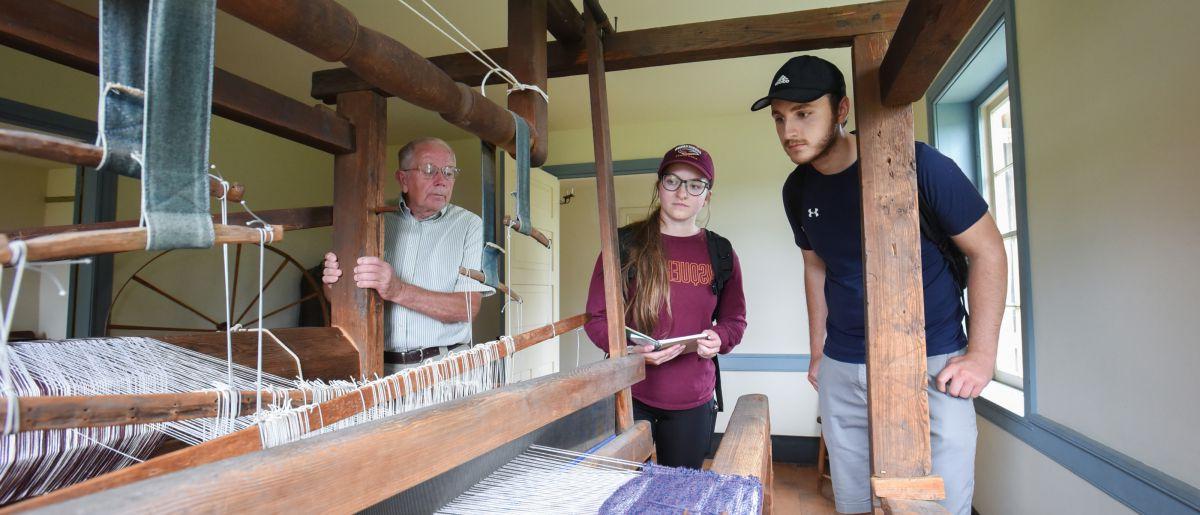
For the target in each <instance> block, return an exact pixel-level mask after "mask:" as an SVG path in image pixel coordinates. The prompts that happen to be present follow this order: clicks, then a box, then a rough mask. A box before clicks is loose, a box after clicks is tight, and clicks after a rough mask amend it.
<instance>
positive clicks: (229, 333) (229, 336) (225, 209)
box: [208, 165, 245, 385]
mask: <svg viewBox="0 0 1200 515" xmlns="http://www.w3.org/2000/svg"><path fill="white" fill-rule="evenodd" d="M209 169H210V170H212V171H213V172H216V175H214V174H212V173H209V174H208V176H209V177H212V178H214V179H216V180H218V181H220V183H221V196H220V200H221V202H220V205H221V225H229V181H226V180H225V178H224V177H222V176H221V174H220V172H218V171H217V167H216V166H215V165H211V166H209ZM244 205H245V204H243V206H244ZM221 264H222V266H221V271H222V272H223V273H224V275H225V359H226V361H227V362H228V363H229V366H228V368H227V383H226V384H227V385H232V384H233V328H232V327H230V326H231V325H233V306H232V305H230V296H229V244H228V243H222V244H221Z"/></svg>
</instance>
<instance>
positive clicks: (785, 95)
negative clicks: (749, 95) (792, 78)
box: [750, 88, 829, 111]
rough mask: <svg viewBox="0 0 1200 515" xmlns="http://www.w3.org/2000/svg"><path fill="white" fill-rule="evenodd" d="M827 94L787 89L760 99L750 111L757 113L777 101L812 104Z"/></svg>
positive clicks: (822, 91) (812, 90) (816, 90)
mask: <svg viewBox="0 0 1200 515" xmlns="http://www.w3.org/2000/svg"><path fill="white" fill-rule="evenodd" d="M827 93H829V92H828V91H825V90H820V89H800V88H796V89H785V90H781V91H777V92H775V93H772V94H770V95H767V96H765V97H762V98H760V99H758V101H757V102H755V103H754V104H753V105H751V106H750V110H751V111H757V110H759V109H762V108H764V107H767V106H769V105H771V101H772V100H775V99H779V100H787V101H790V102H812V101H813V100H816V99H818V98H821V97H822V96H825V94H827Z"/></svg>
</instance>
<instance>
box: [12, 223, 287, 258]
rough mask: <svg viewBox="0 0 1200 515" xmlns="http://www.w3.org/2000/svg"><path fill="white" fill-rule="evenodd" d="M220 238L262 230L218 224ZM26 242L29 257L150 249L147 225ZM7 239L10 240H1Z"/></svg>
mask: <svg viewBox="0 0 1200 515" xmlns="http://www.w3.org/2000/svg"><path fill="white" fill-rule="evenodd" d="M271 229H272V231H273V232H274V235H275V239H274V241H281V240H283V227H280V226H278V225H272V226H271ZM213 231H214V232H215V233H216V239H215V240H214V241H213V245H219V244H222V243H253V244H256V245H257V244H258V237H259V235H258V230H257V229H254V228H252V227H243V226H236V225H216V226H214V227H213ZM22 241H24V242H25V248H26V254H25V255H26V257H27V259H28V260H29V261H53V260H57V259H69V258H77V257H83V256H94V255H97V254H115V253H117V252H129V251H134V250H145V249H146V229H145V228H144V227H132V228H128V229H102V230H98V231H88V232H74V233H61V234H53V235H50V236H41V237H38V238H30V239H28V240H22ZM0 243H7V242H0ZM11 259H12V247H11V246H10V245H8V244H5V245H2V246H0V264H4V265H8V264H11V263H9V261H10V260H11Z"/></svg>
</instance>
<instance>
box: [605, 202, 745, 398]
mask: <svg viewBox="0 0 1200 515" xmlns="http://www.w3.org/2000/svg"><path fill="white" fill-rule="evenodd" d="M704 233H705V242H706V243H707V246H708V260H709V263H711V264H712V268H713V281H712V292H713V295H716V296H717V305H716V307H714V308H713V314H712V318H713V321H714V322H715V321H716V317H717V313H718V312H719V311H720V309H721V292H722V291H724V289H725V283H727V282H729V278H730V277H733V244H732V243H730V242H729V240H728V239H726V238H725V237H724V236H721V235H720V234H717V233H715V232H713V231H710V230H708V229H704ZM617 245H618V248H619V249H620V255H621V268H622V269H624V268H625V265H626V264H628V263H629V247H630V246H632V245H633V230H632V229H631V228H630V226H628V225H627V226H625V227H622V228H620V229H617ZM633 278H634V270H633V269H632V268H631V269H629V271H628V272H626V274H625V282H626V283H628V282H629V281H632V280H633ZM625 300H626V301H628V300H629V299H625ZM713 366H714V367H715V368H716V374H717V384H716V394H717V411H718V412H720V411H725V399H724V396H723V395H722V394H721V363H720V362H719V361H718V360H717V356H713Z"/></svg>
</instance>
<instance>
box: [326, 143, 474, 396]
mask: <svg viewBox="0 0 1200 515" xmlns="http://www.w3.org/2000/svg"><path fill="white" fill-rule="evenodd" d="M399 157H400V167H399V169H398V170H396V180H397V181H399V183H400V187H401V191H402V193H401V195H400V209H399V211H397V212H395V213H386V214H384V215H383V216H384V228H385V233H386V237H385V241H384V246H383V249H384V255H383V257H382V258H381V257H377V256H359V257H357V259H356V260H355V262H354V267H353V269H352V272H353V274H354V277H353V278H354V285H355V286H357V287H359V288H369V289H372V290H375V291H376V292H378V293H379V296H380V297H381V298H383V300H385V301H387V309H386V313H385V314H386V323H385V325H384V337H385V344H384V358H383V361H384V372H385V373H389V374H390V373H394V372H396V371H398V370H401V369H403V368H407V367H409V366H413V365H416V364H419V363H420V362H422V361H423V360H426V359H429V358H436V357H439V356H442V355H444V354H446V353H447V352H449V351H450V350H452V349H454V348H455V347H458V346H460V345H462V344H464V343H467V344H469V343H470V341H469V340H470V335H471V328H470V325H469V323H470V320H471V319H472V318H473V317H474V316H475V315H476V314H477V313H478V312H479V303H480V299H481V298H482V296H483V295H484V294H490V293H491V291H492V290H491V289H490V288H489V287H487V286H485V285H483V284H480V283H479V282H477V281H475V280H473V279H469V278H466V277H462V276H460V275H459V274H458V269H459V267H460V266H461V267H464V268H469V269H473V270H478V269H479V268H480V259H481V254H482V251H483V235H482V227H483V223H482V220H480V218H479V216H478V215H476V214H474V213H472V212H470V211H467V210H466V209H463V208H461V207H458V206H455V205H453V204H450V196H451V194H452V193H453V191H454V181H455V179H457V178H458V174H459V173H461V171H462V170H460V169H459V168H458V167H457V166H455V157H454V151H453V150H451V149H450V146H449V145H447V144H446V142H445V141H442V140H440V139H437V138H421V139H417V140H414V141H411V142H409V143H408V144H407V145H404V148H401V149H400V153H399ZM342 272H343V270H342V268H341V267H340V266H339V264H338V257H337V256H336V255H334V254H333V253H332V252H330V253H328V254H325V270H324V273H323V275H322V281H324V282H325V284H333V283H336V282H337V281H338V279H340V278H341V277H342Z"/></svg>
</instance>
